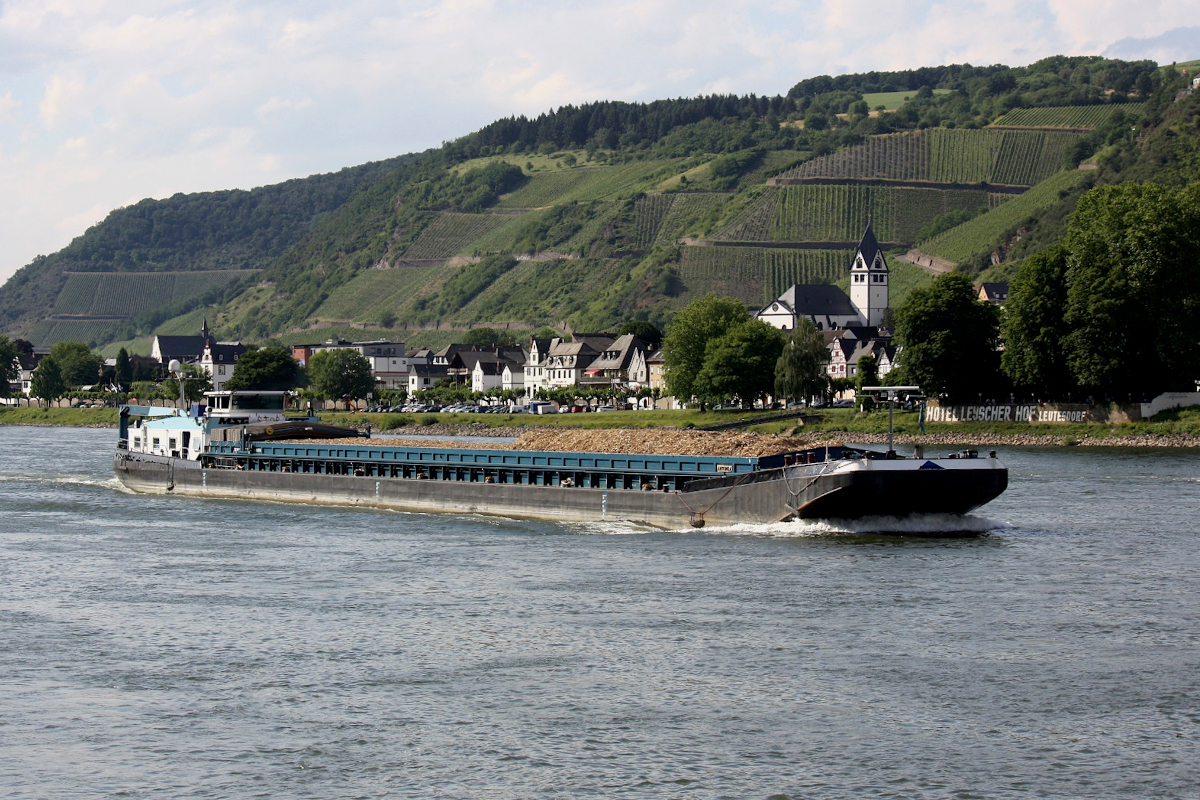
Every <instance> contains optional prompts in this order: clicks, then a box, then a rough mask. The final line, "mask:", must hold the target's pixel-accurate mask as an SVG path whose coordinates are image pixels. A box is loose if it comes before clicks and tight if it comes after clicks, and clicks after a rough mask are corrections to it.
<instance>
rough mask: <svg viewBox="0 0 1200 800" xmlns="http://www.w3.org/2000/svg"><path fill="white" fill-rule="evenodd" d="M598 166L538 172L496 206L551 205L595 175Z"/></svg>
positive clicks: (531, 206) (533, 206)
mask: <svg viewBox="0 0 1200 800" xmlns="http://www.w3.org/2000/svg"><path fill="white" fill-rule="evenodd" d="M600 169H601V168H600V167H590V168H586V169H566V170H560V171H558V172H538V173H536V174H534V175H530V176H529V181H528V182H527V183H526V184H525V185H524V186H522V187H521V188H520V189H517V190H516V191H515V192H512V193H511V194H509V195H506V196H505V197H503V198H502V199H501V200H500V202H499V203H497V204H496V207H497V208H542V207H544V206H549V205H553V204H554V203H555V202H557V201H558V198H560V197H562V196H563V195H565V194H567V193H568V192H570V191H572V190H573V189H575V188H576V187H578V186H579V185H581V184H585V183H587V182H588V181H589V180H592V179H594V178H595V177H596V175H597V173H598V172H599V170H600Z"/></svg>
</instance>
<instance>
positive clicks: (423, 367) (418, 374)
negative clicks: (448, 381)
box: [408, 363, 449, 397]
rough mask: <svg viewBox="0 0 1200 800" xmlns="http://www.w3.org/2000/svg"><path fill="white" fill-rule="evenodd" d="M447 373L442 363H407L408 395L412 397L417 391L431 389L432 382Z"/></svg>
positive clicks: (440, 378)
mask: <svg viewBox="0 0 1200 800" xmlns="http://www.w3.org/2000/svg"><path fill="white" fill-rule="evenodd" d="M448 374H449V373H448V370H447V367H446V366H445V365H444V364H427V363H417V364H409V367H408V396H409V397H412V396H413V395H415V394H416V393H417V392H420V391H424V390H425V389H432V388H433V386H434V384H436V383H437V382H438V381H440V380H442V379H444V378H446V377H447V376H448Z"/></svg>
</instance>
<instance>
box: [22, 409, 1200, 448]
mask: <svg viewBox="0 0 1200 800" xmlns="http://www.w3.org/2000/svg"><path fill="white" fill-rule="evenodd" d="M749 416H752V415H751V414H749V412H744V411H709V412H705V413H700V412H699V411H609V412H605V413H600V414H553V415H535V414H353V413H344V412H340V413H330V414H322V415H321V418H322V420H324V421H326V422H330V423H332V424H335V425H346V426H355V427H361V426H362V425H365V424H369V425H371V427H372V428H373V429H374V430H376V431H397V432H401V431H403V432H407V433H412V434H420V433H438V434H442V435H444V434H447V433H456V432H457V433H472V434H476V435H487V434H489V433H495V434H511V433H517V432H520V431H521V430H523V429H525V428H528V427H569V428H587V429H607V428H657V427H669V428H687V427H697V428H699V427H705V426H709V425H720V424H723V423H729V422H736V421H737V420H739V419H743V418H746V417H749ZM895 424H896V441H897V442H899V443H902V444H909V443H924V444H929V445H934V446H938V445H945V446H960V445H962V446H966V445H979V446H987V445H996V446H1019V445H1034V446H1037V445H1049V446H1055V445H1068V446H1069V445H1109V446H1114V447H1144V446H1157V447H1200V408H1188V409H1181V410H1176V411H1166V412H1163V413H1162V414H1159V415H1158V416H1157V417H1155V418H1154V419H1153V420H1151V421H1148V422H1135V423H1125V424H1120V425H1100V424H1075V423H1045V424H1028V423H1017V422H963V423H953V424H945V423H939V424H933V423H930V424H927V425H926V426H925V430H926V432H925V434H922V433H921V432H920V428H919V425H918V422H917V415H916V413H915V412H899V413H897V414H896V420H895ZM0 425H55V426H73V427H116V425H117V410H116V409H114V408H50V409H46V408H0ZM750 430H754V431H758V432H760V433H789V434H792V435H795V436H803V437H806V438H810V439H814V440H818V441H820V440H825V439H846V438H852V439H854V440H855V441H861V442H864V443H875V442H882V441H886V440H887V430H888V416H887V413H886V412H875V413H873V414H858V413H856V412H855V411H854V410H853V409H824V410H822V411H820V412H819V413H818V414H816V415H813V416H811V417H807V418H805V419H804V420H797V419H790V420H779V421H773V422H768V423H765V424H761V425H756V426H754V427H752V428H750Z"/></svg>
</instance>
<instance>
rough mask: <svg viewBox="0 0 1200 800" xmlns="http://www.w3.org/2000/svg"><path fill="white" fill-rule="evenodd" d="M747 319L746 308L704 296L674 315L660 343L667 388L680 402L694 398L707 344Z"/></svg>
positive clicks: (724, 299)
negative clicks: (661, 344) (661, 343)
mask: <svg viewBox="0 0 1200 800" xmlns="http://www.w3.org/2000/svg"><path fill="white" fill-rule="evenodd" d="M749 318H750V313H749V312H748V311H746V307H745V306H744V305H742V304H741V303H739V302H738V301H737V300H733V299H731V298H728V297H717V296H716V295H714V294H709V295H705V296H704V297H701V298H699V299H697V300H693V301H692V302H691V304H689V305H688V307H687V308H685V309H684V310H683V311H680V312H679V313H678V314H676V315H675V318H674V319H673V320H671V324H670V325H668V326H667V335H666V337H665V338H664V339H663V359H664V364H663V366H664V367H665V369H666V381H667V388H668V389H669V390H670V392H671V394H673V395H675V396H676V397H678V398H680V399H681V400H688V399H690V398H691V397H692V396H693V395H697V394H698V392H697V391H696V387H695V383H696V376H697V375H699V374H700V370H701V369H702V368H703V367H704V359H705V356H706V353H707V348H708V343H709V342H711V341H713V340H714V339H719V338H720V337H722V336H724V335H725V334H726V333H727V332H728V331H729V330H730V329H731V328H733V327H734V326H736V325H740V324H741V323H743V322H745V321H746V320H748V319H749Z"/></svg>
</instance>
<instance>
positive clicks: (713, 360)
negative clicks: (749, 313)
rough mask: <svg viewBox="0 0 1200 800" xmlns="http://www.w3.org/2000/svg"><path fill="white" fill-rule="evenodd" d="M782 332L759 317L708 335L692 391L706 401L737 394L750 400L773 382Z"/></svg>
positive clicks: (772, 386)
mask: <svg viewBox="0 0 1200 800" xmlns="http://www.w3.org/2000/svg"><path fill="white" fill-rule="evenodd" d="M782 351H783V334H781V333H780V332H779V329H778V328H775V327H773V326H771V325H768V324H767V323H765V322H763V321H762V320H757V319H748V320H746V321H744V322H741V323H739V324H737V325H735V326H733V327H732V328H730V329H729V330H728V331H727V332H726V333H725V334H724V335H722V336H718V337H717V338H715V339H711V340H710V341H709V343H708V346H707V347H706V348H705V353H704V363H703V365H702V366H701V368H700V372H699V373H698V374H697V375H696V380H695V383H694V390H695V392H696V395H697V396H699V397H701V398H704V399H706V400H709V401H713V402H716V401H719V400H727V399H730V398H734V397H736V398H738V399H739V400H741V401H742V402H743V403H753V402H754V401H755V400H759V399H761V398H764V397H766V396H767V395H768V394H770V393H771V390H772V389H773V388H774V386H775V364H776V362H778V361H779V354H780V353H781V352H782Z"/></svg>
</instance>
